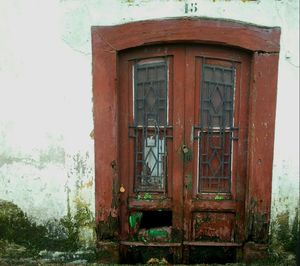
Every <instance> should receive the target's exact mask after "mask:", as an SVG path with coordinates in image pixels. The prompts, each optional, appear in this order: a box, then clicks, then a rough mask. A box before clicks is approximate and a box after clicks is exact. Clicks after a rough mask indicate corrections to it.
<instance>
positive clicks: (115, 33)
mask: <svg viewBox="0 0 300 266" xmlns="http://www.w3.org/2000/svg"><path fill="white" fill-rule="evenodd" d="M92 34H93V38H94V39H93V41H94V42H97V43H98V44H100V45H101V43H102V45H104V46H107V47H108V49H109V50H113V51H120V50H124V49H128V48H131V47H137V46H143V45H151V44H159V43H160V44H161V43H174V42H175V43H179V42H189V43H208V44H219V45H224V46H233V47H238V48H241V49H246V50H249V51H252V52H267V53H277V52H279V42H280V28H279V27H261V26H256V25H253V24H247V23H242V22H237V21H230V20H220V19H207V18H200V19H191V18H176V19H163V20H147V21H137V22H132V23H127V24H121V25H115V26H93V27H92Z"/></svg>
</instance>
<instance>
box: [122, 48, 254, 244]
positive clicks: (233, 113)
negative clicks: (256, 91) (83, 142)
mask: <svg viewBox="0 0 300 266" xmlns="http://www.w3.org/2000/svg"><path fill="white" fill-rule="evenodd" d="M119 58H120V69H119V72H120V80H119V89H120V93H119V108H120V109H119V110H120V113H119V136H120V138H119V139H120V143H119V144H120V153H119V158H120V169H119V172H120V224H121V228H120V231H121V234H120V235H121V240H123V241H135V242H136V243H138V242H141V241H142V239H147V241H150V242H156V245H159V243H163V242H167V243H169V244H170V242H172V243H173V244H174V242H175V244H176V243H178V244H182V243H183V244H185V245H193V243H200V242H201V243H204V244H205V241H206V242H207V241H208V242H211V241H213V242H216V243H219V244H220V243H227V245H228V243H237V242H241V241H242V240H243V238H244V200H245V195H244V194H245V193H244V191H245V188H244V187H245V183H246V156H247V153H246V141H247V127H248V125H247V121H248V117H247V113H248V82H249V72H250V68H249V62H250V60H249V58H248V55H247V54H246V53H243V52H240V51H236V50H233V49H229V48H227V49H225V48H218V47H209V46H204V45H161V46H151V47H141V48H137V49H132V50H128V51H124V52H122V53H121V54H120V57H119ZM182 147H185V149H182ZM183 151H185V152H187V153H188V154H189V157H185V155H184V152H183ZM187 158H188V159H187ZM145 217H146V218H145ZM145 219H146V220H147V222H145ZM151 223H152V224H153V226H151ZM159 232H160V233H159ZM151 234H152V235H151ZM153 234H157V235H158V237H154V236H153ZM132 243H133V242H131V244H132ZM139 245H141V244H139Z"/></svg>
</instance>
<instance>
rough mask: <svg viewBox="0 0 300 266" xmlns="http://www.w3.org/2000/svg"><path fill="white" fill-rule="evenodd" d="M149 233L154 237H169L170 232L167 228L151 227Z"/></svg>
mask: <svg viewBox="0 0 300 266" xmlns="http://www.w3.org/2000/svg"><path fill="white" fill-rule="evenodd" d="M148 235H149V237H150V238H152V239H153V238H158V237H162V238H167V237H168V232H166V231H165V230H162V229H149V230H148Z"/></svg>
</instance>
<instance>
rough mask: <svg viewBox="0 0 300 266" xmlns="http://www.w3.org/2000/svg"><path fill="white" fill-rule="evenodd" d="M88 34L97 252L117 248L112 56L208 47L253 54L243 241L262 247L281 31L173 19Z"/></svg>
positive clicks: (267, 219) (114, 68) (104, 28)
mask: <svg viewBox="0 0 300 266" xmlns="http://www.w3.org/2000/svg"><path fill="white" fill-rule="evenodd" d="M157 29H160V30H159V31H158V30H157ZM91 30H92V68H93V70H92V74H93V104H94V107H93V112H94V138H95V213H96V224H97V240H98V245H100V246H103V245H105V242H107V243H110V242H111V241H117V240H118V230H119V226H118V205H119V197H120V195H119V194H120V193H119V184H118V180H119V178H118V166H119V158H118V154H119V141H120V140H119V139H118V135H119V134H118V130H119V128H118V125H119V123H118V117H119V115H118V88H119V85H118V54H119V52H120V51H122V50H125V49H128V48H133V47H139V46H144V45H152V44H164V43H199V44H212V45H218V46H223V47H226V46H227V47H235V48H239V49H244V50H247V51H248V52H249V53H250V54H251V77H250V84H249V87H250V89H249V91H250V95H249V122H248V123H249V126H248V143H247V152H248V155H247V180H246V199H245V212H246V220H245V221H246V225H245V230H246V238H245V239H248V240H249V241H254V242H256V243H258V244H266V243H267V240H268V228H269V223H270V205H271V189H272V163H273V150H274V127H275V111H276V91H277V73H278V60H279V50H280V45H279V43H280V28H278V27H261V26H255V25H250V24H245V23H240V22H234V21H228V20H219V19H218V20H215V19H202V18H201V19H187V18H182V19H181V18H179V19H177V18H176V19H163V20H148V21H138V22H133V23H128V24H122V25H116V26H93V27H92V29H91ZM266 80H267V82H266Z"/></svg>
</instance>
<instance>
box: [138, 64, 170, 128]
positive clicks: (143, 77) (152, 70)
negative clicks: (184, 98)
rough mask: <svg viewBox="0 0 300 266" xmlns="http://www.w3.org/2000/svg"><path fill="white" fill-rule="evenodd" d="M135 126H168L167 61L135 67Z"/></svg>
mask: <svg viewBox="0 0 300 266" xmlns="http://www.w3.org/2000/svg"><path fill="white" fill-rule="evenodd" d="M134 85H135V86H134V87H135V96H134V97H135V99H134V104H135V125H140V126H142V125H149V126H165V125H166V124H167V64H166V62H165V61H160V62H154V63H148V64H147V63H141V64H139V63H137V64H136V65H135V81H134Z"/></svg>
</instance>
